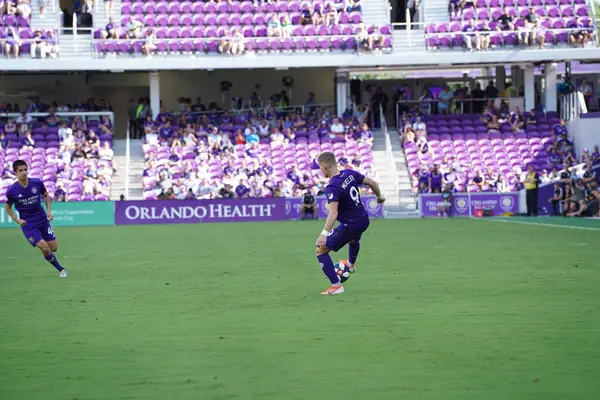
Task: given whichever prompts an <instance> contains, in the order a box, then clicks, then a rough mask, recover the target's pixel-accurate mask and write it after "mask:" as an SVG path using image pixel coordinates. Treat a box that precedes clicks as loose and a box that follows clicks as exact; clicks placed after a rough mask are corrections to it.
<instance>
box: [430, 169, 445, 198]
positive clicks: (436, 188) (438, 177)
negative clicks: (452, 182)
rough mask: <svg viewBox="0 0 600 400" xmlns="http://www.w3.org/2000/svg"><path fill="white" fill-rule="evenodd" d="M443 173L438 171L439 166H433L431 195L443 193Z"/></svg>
mask: <svg viewBox="0 0 600 400" xmlns="http://www.w3.org/2000/svg"><path fill="white" fill-rule="evenodd" d="M442 179H443V176H442V173H441V172H440V170H439V169H438V166H437V164H433V169H432V170H431V173H430V174H429V182H428V186H429V191H430V192H431V193H440V192H441V191H442Z"/></svg>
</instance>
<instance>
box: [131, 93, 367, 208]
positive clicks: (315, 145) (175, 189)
mask: <svg viewBox="0 0 600 400" xmlns="http://www.w3.org/2000/svg"><path fill="white" fill-rule="evenodd" d="M313 100H314V97H313ZM143 130H144V134H145V144H144V153H145V157H146V159H145V162H146V168H145V170H144V173H143V183H144V188H145V194H144V198H145V199H154V198H160V199H189V198H200V199H211V198H243V197H289V196H302V195H303V194H304V193H307V192H310V193H312V194H313V195H320V194H323V193H324V188H325V185H326V184H327V180H326V179H324V177H323V176H322V175H321V174H320V171H319V169H318V165H316V161H315V160H316V157H317V155H318V154H319V153H320V152H321V151H323V150H324V149H326V148H327V149H330V150H331V151H334V152H335V153H336V154H337V155H338V162H339V165H340V168H353V169H357V170H359V171H361V172H362V173H364V174H367V175H370V176H373V174H374V165H373V160H372V151H371V146H372V142H373V137H372V133H371V131H370V129H369V127H368V126H367V125H366V124H365V123H361V122H359V120H358V119H357V118H356V117H355V116H354V115H353V114H352V113H351V112H348V113H347V114H345V115H343V116H340V117H338V116H335V115H333V114H331V112H330V111H328V110H327V109H321V108H318V107H317V106H315V107H314V108H306V112H305V113H304V114H303V113H302V112H301V110H300V109H297V110H296V111H294V112H289V113H288V112H281V111H277V110H276V109H274V108H272V107H271V108H268V109H267V110H266V111H254V112H252V111H250V110H244V111H239V110H236V111H234V112H230V111H227V110H219V109H214V110H212V111H210V112H208V113H201V114H196V113H193V112H191V110H190V109H187V110H185V111H183V112H182V113H181V114H179V115H176V114H174V113H170V112H168V111H165V109H164V108H162V107H161V110H160V113H159V115H157V116H156V118H152V116H150V115H148V116H147V117H146V121H145V122H144V124H143Z"/></svg>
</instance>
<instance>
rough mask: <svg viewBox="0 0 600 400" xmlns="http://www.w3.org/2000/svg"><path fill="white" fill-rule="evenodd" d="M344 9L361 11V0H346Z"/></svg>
mask: <svg viewBox="0 0 600 400" xmlns="http://www.w3.org/2000/svg"><path fill="white" fill-rule="evenodd" d="M346 11H347V12H352V11H358V12H360V13H362V0H346Z"/></svg>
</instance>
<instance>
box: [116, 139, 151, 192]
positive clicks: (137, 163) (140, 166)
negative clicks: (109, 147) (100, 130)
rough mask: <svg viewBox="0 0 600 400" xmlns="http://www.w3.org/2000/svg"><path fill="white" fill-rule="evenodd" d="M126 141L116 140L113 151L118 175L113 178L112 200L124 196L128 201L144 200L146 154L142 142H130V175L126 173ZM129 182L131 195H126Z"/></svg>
mask: <svg viewBox="0 0 600 400" xmlns="http://www.w3.org/2000/svg"><path fill="white" fill-rule="evenodd" d="M126 143H127V141H126V140H115V141H114V142H113V150H114V152H115V161H116V163H117V174H118V175H116V176H114V177H113V182H112V191H111V200H119V197H120V196H121V195H122V194H123V195H125V198H126V199H127V200H141V199H142V192H143V188H142V173H143V171H144V152H143V150H142V142H141V140H131V141H130V152H131V153H130V158H129V174H127V173H126V165H127V156H126ZM127 180H129V193H126V189H125V188H126V186H127V185H126V181H127Z"/></svg>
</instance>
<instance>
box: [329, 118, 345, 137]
mask: <svg viewBox="0 0 600 400" xmlns="http://www.w3.org/2000/svg"><path fill="white" fill-rule="evenodd" d="M345 132H346V128H345V127H344V124H342V123H341V122H340V120H339V119H338V118H334V119H333V121H332V123H331V135H332V136H343V135H344V133H345Z"/></svg>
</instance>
